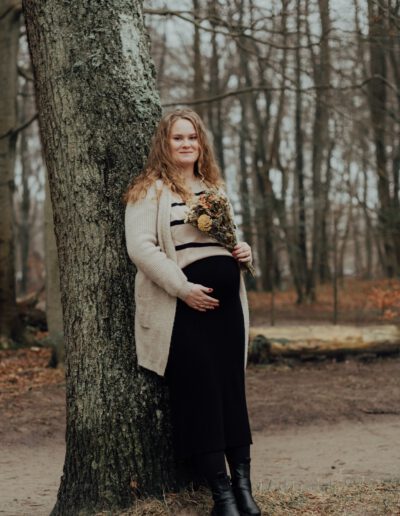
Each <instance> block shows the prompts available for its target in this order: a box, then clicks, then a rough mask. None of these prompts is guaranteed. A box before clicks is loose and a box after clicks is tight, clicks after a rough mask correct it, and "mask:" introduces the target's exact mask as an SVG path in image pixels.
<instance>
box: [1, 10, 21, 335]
mask: <svg viewBox="0 0 400 516" xmlns="http://www.w3.org/2000/svg"><path fill="white" fill-rule="evenodd" d="M20 14H21V5H20V2H19V1H18V0H2V1H0V63H1V66H0V114H1V116H0V206H1V210H2V211H1V217H0V335H3V336H5V337H7V338H10V339H13V340H15V341H20V339H21V327H20V324H19V318H18V312H17V305H16V289H15V268H14V267H15V265H14V253H15V250H14V225H13V192H14V163H15V147H16V137H17V133H16V129H17V77H18V76H17V55H18V38H19V28H20Z"/></svg>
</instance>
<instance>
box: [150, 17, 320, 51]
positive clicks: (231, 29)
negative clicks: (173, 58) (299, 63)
mask: <svg viewBox="0 0 400 516" xmlns="http://www.w3.org/2000/svg"><path fill="white" fill-rule="evenodd" d="M143 13H144V14H149V15H153V16H175V17H177V18H180V19H181V20H184V21H187V22H189V23H191V24H193V25H195V26H196V27H198V28H199V29H201V30H204V31H206V32H211V33H214V34H222V35H223V36H228V37H231V38H246V39H249V40H251V41H255V42H256V43H260V44H262V45H267V46H269V47H272V48H275V49H277V50H297V49H298V48H310V47H317V46H319V45H320V42H319V41H316V42H315V43H308V44H307V45H301V46H300V47H297V46H285V45H278V44H276V43H272V42H271V41H266V40H263V39H260V38H256V37H255V36H250V35H249V34H246V33H245V32H244V31H245V30H248V29H250V27H245V26H239V25H229V24H228V23H226V22H225V21H224V20H222V19H220V18H217V21H216V22H215V21H214V20H211V19H210V18H209V17H203V18H200V17H196V18H191V17H188V16H185V14H187V13H188V11H172V10H169V9H144V11H143ZM202 21H213V22H214V23H217V24H218V25H220V26H221V27H224V28H226V29H228V31H224V30H220V29H215V28H213V27H205V26H204V25H202V23H201V22H202Z"/></svg>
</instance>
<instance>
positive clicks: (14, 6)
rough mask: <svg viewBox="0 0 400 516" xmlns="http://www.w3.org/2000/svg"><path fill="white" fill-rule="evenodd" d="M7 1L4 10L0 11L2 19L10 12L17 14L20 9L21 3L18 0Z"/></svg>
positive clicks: (0, 18)
mask: <svg viewBox="0 0 400 516" xmlns="http://www.w3.org/2000/svg"><path fill="white" fill-rule="evenodd" d="M8 3H9V5H8V6H7V4H6V6H5V9H4V11H3V12H1V13H0V20H3V19H4V18H5V17H6V16H7V14H9V13H10V12H14V13H16V14H18V15H19V14H20V13H21V11H22V4H21V2H20V1H19V0H10V1H9V2H8Z"/></svg>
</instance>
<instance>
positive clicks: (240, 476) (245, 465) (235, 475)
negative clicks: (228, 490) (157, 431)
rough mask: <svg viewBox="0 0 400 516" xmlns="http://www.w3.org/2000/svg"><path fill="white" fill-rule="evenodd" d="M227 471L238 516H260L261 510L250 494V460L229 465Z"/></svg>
mask: <svg viewBox="0 0 400 516" xmlns="http://www.w3.org/2000/svg"><path fill="white" fill-rule="evenodd" d="M229 469H230V472H231V475H232V488H233V493H234V495H235V498H236V503H237V506H238V508H239V511H240V516H261V510H260V508H259V507H258V505H257V504H256V502H255V500H254V498H253V495H252V494H251V482H250V458H248V459H245V460H243V461H242V462H240V463H238V464H229Z"/></svg>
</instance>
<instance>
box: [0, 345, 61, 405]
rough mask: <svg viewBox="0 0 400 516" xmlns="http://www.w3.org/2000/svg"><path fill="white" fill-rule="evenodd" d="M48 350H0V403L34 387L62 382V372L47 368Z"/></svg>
mask: <svg viewBox="0 0 400 516" xmlns="http://www.w3.org/2000/svg"><path fill="white" fill-rule="evenodd" d="M50 356H51V349H50V348H39V347H31V348H23V349H18V350H15V349H4V350H0V403H1V402H2V401H4V400H7V399H10V398H13V397H15V396H18V395H19V394H23V393H24V392H27V391H29V390H31V389H32V388H34V387H41V386H43V385H50V384H58V383H62V382H64V371H63V370H62V369H53V368H51V367H47V364H48V363H49V360H50Z"/></svg>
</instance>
